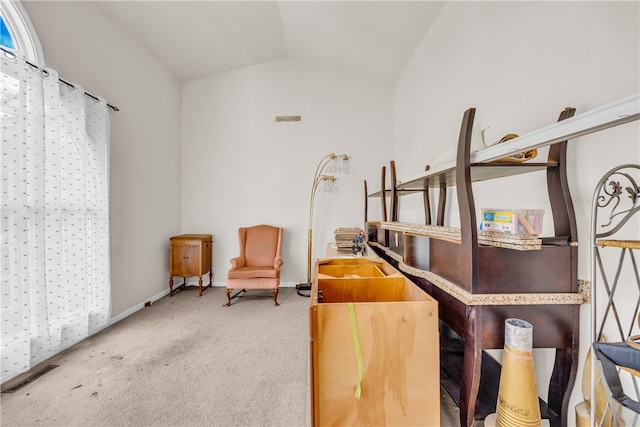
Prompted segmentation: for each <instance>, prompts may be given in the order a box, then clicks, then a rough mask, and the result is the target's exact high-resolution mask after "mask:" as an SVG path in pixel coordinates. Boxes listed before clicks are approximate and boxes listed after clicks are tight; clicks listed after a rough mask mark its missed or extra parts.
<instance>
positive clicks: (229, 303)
mask: <svg viewBox="0 0 640 427" xmlns="http://www.w3.org/2000/svg"><path fill="white" fill-rule="evenodd" d="M230 305H231V289H229V288H227V303H226V304H224V305H223V307H229V306H230Z"/></svg>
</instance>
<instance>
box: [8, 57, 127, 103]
mask: <svg viewBox="0 0 640 427" xmlns="http://www.w3.org/2000/svg"><path fill="white" fill-rule="evenodd" d="M0 50H2V51H3V52H4V53H5V55H7V57H9V58H11V59H14V58H15V57H16V54H15V53H13V52H11V51H9V50H6V49H4V48H2V47H0ZM24 62H26V63H27V64H29V65H31V66H32V67H33V68H35V69H36V70H41V71H42V67H39V66H37V65H36V64H32V63H31V62H29V61H27V60H25V61H24ZM44 71H46V70H44ZM58 81H59V82H60V83H64V84H66V85H67V86H69V87H70V88H74V89H75V88H76V87H75V85H73V84H72V83H69V82H68V81H66V80H63V79H61V78H60V77H58ZM84 94H85V95H86V96H88V97H89V98H91V99H93V100H95V101H99V99H98V97H97V96H95V95H92V94H90V93H89V92H87V91H85V92H84ZM107 107H109V108H111V109H112V110H113V111H120V109H119V108H118V107H116V106H115V105H111V104H109V103H107Z"/></svg>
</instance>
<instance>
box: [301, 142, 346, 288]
mask: <svg viewBox="0 0 640 427" xmlns="http://www.w3.org/2000/svg"><path fill="white" fill-rule="evenodd" d="M350 159H351V158H350V157H349V156H348V155H347V154H335V153H331V154H327V155H326V156H324V157H323V158H322V160H320V163H318V167H317V168H316V173H315V175H314V176H313V185H312V186H311V199H310V201H309V229H308V230H307V281H306V283H300V284H297V285H296V290H297V291H298V293H299V294H300V291H308V290H311V248H312V244H313V231H312V229H313V202H314V199H315V197H316V191H317V190H318V187H320V191H321V192H333V191H336V189H337V186H336V185H335V182H336V179H337V178H336V177H335V175H325V174H324V173H323V172H324V171H325V169H326V172H327V173H329V174H339V173H349V172H350V171H351V165H350ZM300 295H303V294H300ZM303 296H309V295H303Z"/></svg>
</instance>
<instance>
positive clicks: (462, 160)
mask: <svg viewBox="0 0 640 427" xmlns="http://www.w3.org/2000/svg"><path fill="white" fill-rule="evenodd" d="M574 111H575V110H574V109H572V108H568V109H565V110H564V111H562V112H561V114H560V117H559V121H558V123H556V124H554V125H551V126H548V127H546V128H543V129H541V130H539V131H536V132H533V133H531V134H528V135H524V136H521V137H519V138H515V139H512V140H510V141H507V142H505V143H503V144H500V145H498V146H495V147H491V148H488V149H485V150H482V151H479V152H475V153H471V152H470V146H471V130H472V126H473V120H474V116H475V109H473V108H471V109H469V110H467V111H466V112H465V114H464V117H463V120H462V125H461V130H460V137H459V140H458V150H457V155H456V160H455V161H453V162H449V163H447V164H443V165H440V166H438V167H436V168H433V169H431V168H429V167H428V166H427V168H425V169H426V170H425V171H424V172H422V173H420V174H419V175H416V176H414V177H412V178H410V179H408V180H406V181H403V182H397V180H396V170H395V163H394V162H393V161H392V162H391V164H390V170H391V179H390V182H391V185H389V186H386V185H385V178H386V177H385V168H383V172H382V186H381V188H382V190H381V191H378V192H374V193H371V194H366V193H365V194H366V197H367V198H371V197H381V198H382V199H383V201H384V203H382V205H383V221H381V222H373V223H367V230H368V232H369V241H370V242H371V246H372V247H373V248H374V250H375V251H376V252H377V253H378V254H379V255H381V256H382V257H383V258H385V259H386V260H387V261H389V262H390V263H391V264H392V265H394V266H395V267H396V268H398V269H399V270H400V271H402V272H403V273H404V274H405V275H407V276H408V277H409V278H410V279H411V280H412V281H414V282H415V283H416V284H418V285H419V286H420V287H421V288H422V289H424V290H425V291H427V292H428V293H429V294H431V295H432V296H433V297H434V298H435V299H436V300H438V303H439V313H440V320H441V325H442V326H443V328H444V329H443V330H445V329H448V330H449V331H450V332H451V333H447V332H443V330H441V336H444V337H451V336H454V337H457V338H456V339H457V340H458V341H457V344H456V345H454V346H453V347H452V345H451V341H450V342H448V343H445V342H443V343H442V348H441V381H442V383H443V384H444V385H445V387H446V388H447V390H448V391H449V393H450V394H451V396H452V397H453V398H454V399H455V400H456V401H457V402H458V404H459V406H460V415H461V425H464V426H471V425H472V424H473V422H474V420H476V419H482V418H484V417H485V416H486V415H487V413H488V412H487V411H490V410H492V409H493V410H495V399H496V396H497V388H496V389H495V393H488V392H487V391H486V387H487V384H494V385H495V384H496V377H499V371H500V369H499V364H497V362H495V361H492V359H491V358H490V357H488V356H487V354H486V353H485V352H484V350H488V349H501V348H503V347H504V320H505V319H507V318H509V317H517V318H522V319H525V320H527V321H529V322H530V323H532V324H533V325H534V347H538V348H553V349H555V352H556V356H555V365H554V369H553V373H552V376H551V379H550V384H549V391H548V399H547V400H548V406H547V404H545V402H542V413H543V415H544V416H545V417H547V418H549V420H550V424H551V425H552V426H566V424H567V415H568V411H569V408H568V401H569V396H570V393H571V390H572V387H573V383H574V380H575V375H576V369H577V364H578V336H579V326H580V324H579V307H580V304H581V303H583V302H586V301H587V300H588V292H587V291H586V290H585V289H584V288H583V287H582V286H581V285H580V283H579V281H578V278H577V253H578V252H577V251H578V248H577V243H576V242H577V230H576V223H575V216H574V212H573V203H572V201H571V195H570V193H569V186H568V183H567V174H566V146H567V139H568V138H572V137H576V136H580V135H585V134H588V133H591V132H596V131H598V130H601V129H605V128H608V127H612V126H616V125H619V124H622V123H627V122H630V121H634V120H638V119H639V118H640V97H639V96H638V95H636V96H632V97H629V98H626V99H624V100H621V101H619V102H617V103H613V104H610V105H608V106H605V107H602V108H599V109H596V110H593V111H590V112H587V113H584V114H581V115H578V116H575V117H574ZM543 146H549V154H548V158H547V161H546V162H525V163H519V162H504V161H503V160H504V158H505V157H509V156H511V155H513V154H517V153H521V152H524V151H528V150H531V149H534V148H540V147H543ZM497 160H501V161H499V162H498V161H497ZM534 171H546V176H547V189H548V194H549V200H550V205H551V210H552V215H553V223H554V235H553V236H549V237H548V238H546V239H545V240H543V242H547V243H551V244H543V245H542V248H541V249H540V250H535V251H517V250H511V249H506V248H500V247H492V246H486V245H483V244H481V243H479V241H478V227H477V223H476V210H475V204H474V197H473V185H472V184H473V183H474V182H479V181H484V180H490V179H495V178H500V177H505V176H513V175H516V174H522V173H529V172H534ZM451 187H455V195H456V197H457V199H458V205H459V213H460V223H461V226H460V236H461V237H460V241H451V240H447V239H438V238H433V237H427V236H424V235H419V233H411V232H406V231H402V230H401V227H395V226H394V223H397V222H398V198H399V197H401V196H403V195H405V194H414V193H418V192H421V193H422V194H423V197H424V207H425V224H426V225H428V226H433V225H432V224H435V225H437V226H444V220H445V218H444V212H445V206H446V199H447V191H448V189H449V188H451ZM365 188H366V184H365ZM429 189H439V194H438V207H437V212H436V215H435V218H432V215H431V200H430V196H429V193H430V192H429V191H428V190H429ZM387 198H388V199H389V203H390V206H389V212H390V215H389V217H387V213H386V201H387ZM365 215H366V210H365ZM387 219H389V221H387ZM365 222H367V218H366V217H365ZM453 342H456V341H455V340H454V341H453ZM451 348H457V350H456V351H449V350H450V349H451ZM489 388H493V386H491V387H489ZM479 390H484V391H483V392H482V393H480V392H479Z"/></svg>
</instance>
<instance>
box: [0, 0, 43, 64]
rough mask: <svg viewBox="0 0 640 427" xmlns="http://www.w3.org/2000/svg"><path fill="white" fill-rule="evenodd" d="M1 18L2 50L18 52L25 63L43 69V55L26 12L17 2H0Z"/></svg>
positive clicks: (0, 41)
mask: <svg viewBox="0 0 640 427" xmlns="http://www.w3.org/2000/svg"><path fill="white" fill-rule="evenodd" d="M0 17H1V18H2V28H1V33H0V34H1V37H2V38H1V39H0V45H1V46H2V48H3V49H9V50H13V51H16V52H20V53H21V54H22V55H23V56H24V57H25V59H26V60H27V61H29V62H31V63H32V64H35V65H38V66H40V67H44V54H43V53H42V47H41V46H40V41H39V40H38V36H37V35H36V31H35V29H34V28H33V25H32V24H31V21H30V20H29V16H28V15H27V12H26V11H25V10H24V7H23V6H22V4H21V3H20V2H19V1H17V0H2V1H1V2H0Z"/></svg>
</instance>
